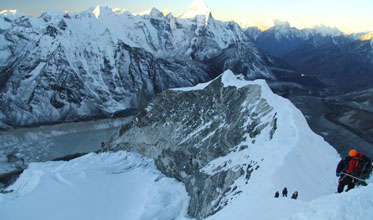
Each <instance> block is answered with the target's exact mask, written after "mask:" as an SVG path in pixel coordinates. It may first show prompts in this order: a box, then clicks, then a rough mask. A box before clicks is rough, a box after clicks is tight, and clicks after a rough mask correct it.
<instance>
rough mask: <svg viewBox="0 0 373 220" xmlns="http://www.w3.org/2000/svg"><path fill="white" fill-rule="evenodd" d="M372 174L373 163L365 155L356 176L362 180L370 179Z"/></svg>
mask: <svg viewBox="0 0 373 220" xmlns="http://www.w3.org/2000/svg"><path fill="white" fill-rule="evenodd" d="M371 173H372V161H371V160H370V159H369V158H368V157H367V156H365V155H363V156H362V157H361V158H360V160H359V164H358V167H357V170H356V174H357V176H358V177H360V178H361V179H364V180H365V179H368V178H369V177H370V174H371Z"/></svg>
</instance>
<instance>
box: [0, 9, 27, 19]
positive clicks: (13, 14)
mask: <svg viewBox="0 0 373 220" xmlns="http://www.w3.org/2000/svg"><path fill="white" fill-rule="evenodd" d="M0 15H3V16H6V17H12V18H17V17H22V16H23V14H22V13H19V12H18V11H17V10H15V9H10V10H0Z"/></svg>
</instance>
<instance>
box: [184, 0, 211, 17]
mask: <svg viewBox="0 0 373 220" xmlns="http://www.w3.org/2000/svg"><path fill="white" fill-rule="evenodd" d="M210 13H211V10H210V9H209V8H208V7H207V5H206V3H205V1H204V0H194V1H193V3H192V5H191V6H190V7H189V9H188V10H186V11H185V12H184V13H183V14H182V15H181V16H180V17H181V18H194V17H196V16H197V15H205V16H206V19H207V18H208V17H209V14H210Z"/></svg>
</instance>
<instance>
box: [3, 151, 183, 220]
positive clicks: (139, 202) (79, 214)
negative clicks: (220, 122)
mask: <svg viewBox="0 0 373 220" xmlns="http://www.w3.org/2000/svg"><path fill="white" fill-rule="evenodd" d="M10 189H12V190H15V191H14V193H10V194H0V219H3V220H5V219H7V220H16V219H19V220H24V219H35V220H36V219H38V220H43V219H45V220H50V219H54V220H57V219H61V220H62V219H64V220H66V219H69V220H74V219H76V220H84V219H90V220H94V219H105V220H109V219H113V220H114V219H142V220H154V219H159V220H165V219H179V220H181V219H187V218H186V217H184V216H185V214H186V208H187V205H188V195H187V193H186V191H185V188H184V186H183V184H181V183H179V182H177V181H176V180H173V179H170V178H167V177H165V176H164V175H163V174H161V173H160V172H159V171H158V170H157V169H156V168H155V166H154V163H153V161H152V160H149V159H146V158H143V157H141V156H139V155H137V154H131V153H125V152H118V153H103V154H99V155H96V154H93V153H92V154H89V155H87V156H84V157H81V158H78V159H75V160H73V161H70V162H48V163H33V164H31V165H30V166H29V168H28V169H27V170H26V171H25V172H24V173H23V174H22V176H21V177H20V178H19V179H18V181H17V182H16V183H15V184H14V185H13V186H11V187H9V190H10ZM20 209H21V211H20Z"/></svg>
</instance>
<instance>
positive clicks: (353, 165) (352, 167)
mask: <svg viewBox="0 0 373 220" xmlns="http://www.w3.org/2000/svg"><path fill="white" fill-rule="evenodd" d="M363 156H364V154H363V153H358V154H357V156H356V157H352V158H351V160H350V162H348V168H347V170H346V173H348V174H351V173H353V172H355V171H356V170H357V168H358V167H359V163H360V160H361V158H363Z"/></svg>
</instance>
